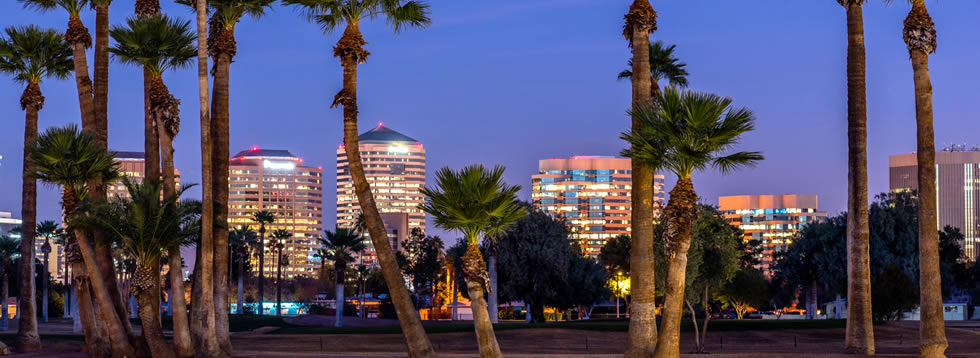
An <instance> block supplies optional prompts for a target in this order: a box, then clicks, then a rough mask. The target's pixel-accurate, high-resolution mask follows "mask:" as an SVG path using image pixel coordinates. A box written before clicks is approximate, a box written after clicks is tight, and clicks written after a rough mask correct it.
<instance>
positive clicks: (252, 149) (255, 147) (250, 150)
mask: <svg viewBox="0 0 980 358" xmlns="http://www.w3.org/2000/svg"><path fill="white" fill-rule="evenodd" d="M248 151H249V152H258V151H259V146H257V145H253V146H252V148H251V149H249V150H248Z"/></svg>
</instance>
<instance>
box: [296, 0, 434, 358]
mask: <svg viewBox="0 0 980 358" xmlns="http://www.w3.org/2000/svg"><path fill="white" fill-rule="evenodd" d="M282 3H283V4H284V5H294V6H298V7H300V8H301V9H302V10H303V11H304V12H305V15H306V17H307V19H309V20H310V21H312V22H315V23H317V24H319V25H320V27H321V28H322V29H323V31H324V32H325V33H326V32H333V31H336V30H338V29H340V27H341V26H343V27H344V32H343V35H341V36H340V40H339V41H337V44H336V45H335V46H334V51H333V54H334V57H337V58H339V59H340V64H341V66H342V67H343V89H342V90H341V91H340V92H338V93H337V95H336V96H334V100H333V104H332V105H331V107H336V106H343V108H344V150H345V151H346V153H347V158H348V159H349V160H350V172H351V178H352V179H353V181H354V189H355V190H356V191H357V200H358V203H359V204H360V206H361V212H362V213H364V216H365V221H366V224H367V229H368V232H369V234H370V237H371V242H372V244H373V246H374V250H375V253H376V254H377V257H378V263H379V264H380V266H381V271H382V273H383V274H384V277H385V281H386V282H387V283H388V288H389V289H390V290H391V299H392V302H393V303H394V306H395V311H396V312H397V313H398V322H399V323H400V324H401V329H402V333H403V334H404V335H405V340H406V343H407V344H408V352H409V355H410V356H413V357H431V356H433V355H434V354H435V353H434V351H433V349H432V343H431V342H429V338H428V337H427V336H426V334H425V330H424V329H423V327H422V321H421V320H420V319H419V317H418V314H416V313H415V307H414V305H413V304H412V299H411V296H410V295H409V293H408V289H407V288H405V285H404V280H403V278H402V275H401V271H400V270H399V268H398V261H397V259H396V258H395V253H394V252H393V251H392V249H391V246H390V244H389V243H388V234H387V231H386V230H385V228H384V223H383V222H382V221H381V214H380V212H379V211H378V206H377V203H375V201H374V195H373V194H372V193H371V186H370V184H369V183H368V181H367V177H366V176H365V174H364V166H363V165H362V163H361V153H360V152H359V148H360V146H359V144H358V140H357V136H358V131H357V113H358V109H357V66H358V65H359V64H362V63H364V62H365V61H367V57H368V55H369V54H370V52H368V51H367V50H365V49H364V45H365V44H367V42H366V41H364V37H363V36H362V35H361V30H360V24H361V21H362V20H366V19H374V18H376V17H381V18H383V19H385V21H386V22H387V23H388V25H389V26H390V27H391V29H392V31H394V32H395V33H398V32H399V31H400V30H401V29H402V28H404V27H406V26H408V27H415V28H425V27H427V26H428V25H429V24H431V23H432V20H431V19H430V18H429V5H428V4H427V3H425V2H423V1H421V0H282Z"/></svg>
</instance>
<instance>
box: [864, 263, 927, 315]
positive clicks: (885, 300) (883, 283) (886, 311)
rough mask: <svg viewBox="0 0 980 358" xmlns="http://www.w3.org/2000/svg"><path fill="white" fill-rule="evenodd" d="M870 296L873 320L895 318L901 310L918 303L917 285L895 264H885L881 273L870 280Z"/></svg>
mask: <svg viewBox="0 0 980 358" xmlns="http://www.w3.org/2000/svg"><path fill="white" fill-rule="evenodd" d="M871 297H872V299H873V300H874V304H873V305H872V306H871V307H872V308H873V309H874V316H875V320H877V321H887V320H896V319H900V318H901V317H902V314H903V312H906V311H910V310H913V309H915V306H916V305H918V304H919V292H918V286H917V285H916V284H915V281H914V280H913V279H912V278H911V277H909V275H908V274H906V273H905V271H904V270H902V268H901V267H899V266H898V265H896V264H889V265H887V266H885V268H884V270H882V273H881V274H880V275H878V276H876V277H875V278H874V279H873V280H871Z"/></svg>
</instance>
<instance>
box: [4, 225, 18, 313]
mask: <svg viewBox="0 0 980 358" xmlns="http://www.w3.org/2000/svg"><path fill="white" fill-rule="evenodd" d="M19 256H20V240H18V239H14V238H11V237H10V236H7V235H0V280H3V284H2V288H0V290H2V291H0V292H2V295H3V297H2V299H3V301H2V302H0V310H2V311H3V312H2V313H0V331H6V330H7V329H8V328H9V320H10V319H9V317H7V315H8V313H9V312H10V311H8V308H7V298H8V297H9V294H10V271H11V269H13V261H14V258H17V257H19Z"/></svg>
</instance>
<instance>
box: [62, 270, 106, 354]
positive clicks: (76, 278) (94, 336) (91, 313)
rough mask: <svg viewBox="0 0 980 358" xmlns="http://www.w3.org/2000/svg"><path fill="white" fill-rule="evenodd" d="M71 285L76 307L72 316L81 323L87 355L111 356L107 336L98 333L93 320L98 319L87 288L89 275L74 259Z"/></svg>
mask: <svg viewBox="0 0 980 358" xmlns="http://www.w3.org/2000/svg"><path fill="white" fill-rule="evenodd" d="M71 265H72V286H74V287H75V297H76V298H75V299H76V301H77V302H76V303H75V307H77V310H78V312H76V313H77V315H78V317H73V319H77V320H79V321H80V322H81V323H82V333H83V334H84V335H85V347H86V351H87V352H88V355H89V357H109V356H111V355H112V354H111V351H110V346H109V342H108V341H106V339H107V337H106V336H105V335H102V334H100V333H99V329H98V327H97V326H96V324H95V322H97V321H98V319H97V318H96V314H95V309H94V308H95V305H94V303H93V302H92V293H91V290H90V289H89V281H90V280H89V277H88V273H86V271H87V270H86V269H85V264H84V263H83V262H81V261H75V262H73V263H72V264H71Z"/></svg>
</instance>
